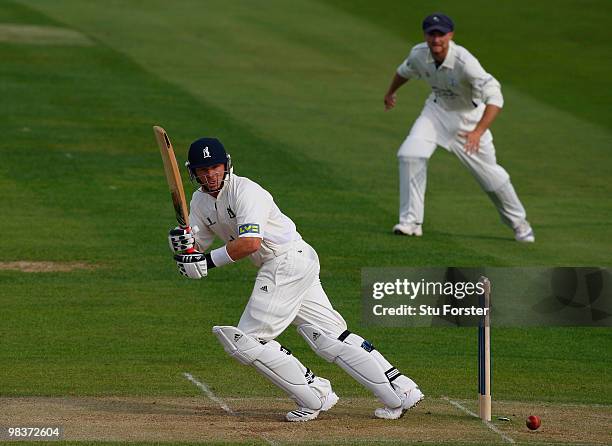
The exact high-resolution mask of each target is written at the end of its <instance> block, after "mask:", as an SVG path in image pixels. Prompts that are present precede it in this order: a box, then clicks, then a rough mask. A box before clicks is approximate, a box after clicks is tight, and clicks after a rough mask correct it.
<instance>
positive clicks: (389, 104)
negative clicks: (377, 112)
mask: <svg viewBox="0 0 612 446" xmlns="http://www.w3.org/2000/svg"><path fill="white" fill-rule="evenodd" d="M396 102H397V95H396V94H395V93H392V94H386V95H385V111H387V110H391V109H392V108H393V107H395V104H396Z"/></svg>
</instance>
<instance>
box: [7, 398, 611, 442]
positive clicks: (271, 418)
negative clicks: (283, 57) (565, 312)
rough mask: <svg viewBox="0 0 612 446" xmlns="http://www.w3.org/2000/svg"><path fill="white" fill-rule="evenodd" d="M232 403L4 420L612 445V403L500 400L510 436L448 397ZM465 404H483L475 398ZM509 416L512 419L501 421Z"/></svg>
mask: <svg viewBox="0 0 612 446" xmlns="http://www.w3.org/2000/svg"><path fill="white" fill-rule="evenodd" d="M224 401H225V403H226V404H227V406H229V407H230V408H231V411H232V412H231V413H228V412H227V411H226V410H224V409H222V408H221V407H220V406H219V404H217V403H216V402H214V401H211V400H210V399H207V398H204V397H183V398H169V397H101V398H2V399H0V407H2V409H1V410H0V416H1V418H2V420H3V425H31V424H36V425H42V424H44V425H59V426H63V428H64V440H68V441H70V440H76V441H92V440H97V441H130V442H136V441H138V442H139V441H143V442H153V441H155V442H157V441H172V442H215V441H226V442H237V443H251V442H254V441H255V442H261V443H268V444H295V443H325V444H337V443H349V444H350V443H364V442H366V443H367V442H373V443H375V442H385V443H448V444H454V443H477V444H485V443H486V444H504V443H506V444H508V443H512V442H516V443H527V444H528V443H536V442H537V443H540V444H541V443H544V444H546V443H554V444H606V443H607V442H608V441H609V439H610V437H609V434H610V431H611V430H612V406H598V405H592V406H589V405H560V404H545V405H542V404H534V403H524V402H517V401H501V402H495V404H494V419H493V422H492V425H493V426H494V427H495V428H496V429H497V430H498V431H499V432H501V433H502V434H503V435H502V434H500V433H499V432H496V431H494V430H492V429H491V428H489V427H488V426H487V425H485V424H484V423H482V422H481V421H480V420H479V419H477V418H474V417H472V416H470V415H466V414H465V413H463V412H462V411H461V410H458V409H457V408H456V407H454V406H453V405H451V404H449V402H448V401H447V400H445V399H426V400H424V401H423V402H422V403H421V404H420V405H419V406H418V407H417V408H416V409H414V410H412V411H410V412H408V413H407V414H406V415H405V416H404V418H402V419H400V420H396V421H388V420H378V419H375V418H373V415H372V413H373V410H374V409H375V408H376V407H377V403H376V401H375V400H374V399H372V398H368V399H363V398H341V400H340V402H339V403H338V405H337V406H336V407H334V408H333V409H332V410H331V411H330V412H327V413H323V414H322V415H320V417H319V419H318V420H316V421H314V422H308V423H288V422H286V421H284V419H283V417H284V414H285V412H287V411H289V410H291V409H293V408H294V405H293V403H292V402H290V401H288V400H287V399H278V398H226V399H225V400H224ZM460 403H461V404H462V405H464V406H465V407H470V408H474V409H475V402H474V401H461V402H460ZM532 411H534V412H533V413H535V412H537V413H538V414H539V415H540V416H541V417H542V419H543V425H542V427H541V428H540V430H538V431H537V432H530V431H529V430H528V429H527V428H526V427H525V424H524V419H525V418H526V417H527V416H528V415H529V414H531V413H532ZM502 415H503V416H506V417H509V418H510V421H499V420H497V419H496V417H497V416H502ZM576 420H580V423H576ZM584 426H589V428H588V429H584V428H583V427H584Z"/></svg>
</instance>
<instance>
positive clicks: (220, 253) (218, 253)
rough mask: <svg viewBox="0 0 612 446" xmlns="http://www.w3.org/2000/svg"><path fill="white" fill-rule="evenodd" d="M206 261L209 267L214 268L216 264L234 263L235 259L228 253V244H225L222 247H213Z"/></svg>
mask: <svg viewBox="0 0 612 446" xmlns="http://www.w3.org/2000/svg"><path fill="white" fill-rule="evenodd" d="M206 262H207V263H208V268H214V267H215V266H223V265H227V264H229V263H234V260H233V259H232V258H231V257H230V256H229V254H228V253H227V245H223V246H222V247H220V248H217V249H213V250H212V251H211V252H210V253H208V254H206Z"/></svg>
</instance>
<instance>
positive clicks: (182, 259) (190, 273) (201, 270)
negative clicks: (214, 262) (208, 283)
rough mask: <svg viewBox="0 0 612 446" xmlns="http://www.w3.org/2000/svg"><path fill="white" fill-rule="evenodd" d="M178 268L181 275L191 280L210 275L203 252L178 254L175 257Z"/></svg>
mask: <svg viewBox="0 0 612 446" xmlns="http://www.w3.org/2000/svg"><path fill="white" fill-rule="evenodd" d="M174 260H176V266H177V267H178V270H179V273H181V275H183V276H185V277H188V278H190V279H201V278H202V277H206V276H207V275H208V265H207V263H206V257H205V255H204V253H203V252H197V251H196V252H192V253H190V254H176V255H175V256H174Z"/></svg>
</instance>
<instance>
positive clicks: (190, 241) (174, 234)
mask: <svg viewBox="0 0 612 446" xmlns="http://www.w3.org/2000/svg"><path fill="white" fill-rule="evenodd" d="M197 232H198V227H197V226H194V227H193V228H190V227H187V228H181V227H180V226H177V227H176V228H174V229H171V230H170V232H169V233H168V245H170V250H171V251H172V253H173V254H177V253H181V252H185V251H187V250H189V249H194V248H195V238H194V235H195V234H196V233H197Z"/></svg>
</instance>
